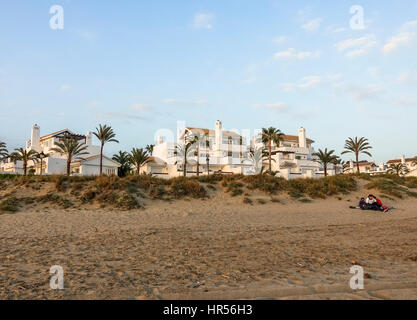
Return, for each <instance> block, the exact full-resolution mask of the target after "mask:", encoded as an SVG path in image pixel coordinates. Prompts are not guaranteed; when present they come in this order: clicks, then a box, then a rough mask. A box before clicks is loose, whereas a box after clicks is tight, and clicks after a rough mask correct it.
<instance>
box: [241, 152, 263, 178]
mask: <svg viewBox="0 0 417 320" xmlns="http://www.w3.org/2000/svg"><path fill="white" fill-rule="evenodd" d="M263 159H264V151H263V149H262V148H256V149H254V150H250V152H249V154H248V158H247V159H244V160H242V163H243V162H245V161H247V160H249V161H250V162H251V163H252V169H253V172H254V173H255V174H259V173H261V172H262V171H263V170H262V169H263Z"/></svg>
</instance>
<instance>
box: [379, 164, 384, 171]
mask: <svg viewBox="0 0 417 320" xmlns="http://www.w3.org/2000/svg"><path fill="white" fill-rule="evenodd" d="M384 169H385V163H383V162H381V163H380V164H379V170H380V171H384Z"/></svg>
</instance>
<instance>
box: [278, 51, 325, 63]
mask: <svg viewBox="0 0 417 320" xmlns="http://www.w3.org/2000/svg"><path fill="white" fill-rule="evenodd" d="M320 55H321V52H320V51H314V52H312V51H300V52H297V51H296V50H295V49H294V48H289V49H287V50H284V51H279V52H277V53H275V55H274V58H275V59H297V60H304V59H307V58H319V57H320Z"/></svg>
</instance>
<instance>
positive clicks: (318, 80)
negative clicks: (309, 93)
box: [281, 74, 341, 91]
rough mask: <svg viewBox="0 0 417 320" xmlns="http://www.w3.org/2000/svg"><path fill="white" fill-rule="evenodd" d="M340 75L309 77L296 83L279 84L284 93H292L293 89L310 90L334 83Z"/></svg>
mask: <svg viewBox="0 0 417 320" xmlns="http://www.w3.org/2000/svg"><path fill="white" fill-rule="evenodd" d="M340 77H341V75H340V74H331V75H326V76H317V75H311V76H306V77H303V78H301V79H300V80H299V81H297V82H293V83H283V84H281V86H282V88H283V89H284V91H293V90H295V89H310V88H315V87H317V86H319V85H321V84H325V83H330V82H334V81H336V80H338V79H340Z"/></svg>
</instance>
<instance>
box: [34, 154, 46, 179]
mask: <svg viewBox="0 0 417 320" xmlns="http://www.w3.org/2000/svg"><path fill="white" fill-rule="evenodd" d="M48 157H49V153H44V152H43V151H42V152H38V153H36V158H37V159H39V160H40V161H41V171H40V175H42V167H43V159H45V158H48Z"/></svg>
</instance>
